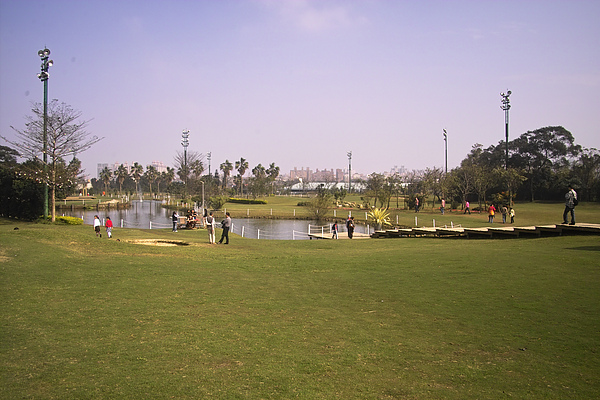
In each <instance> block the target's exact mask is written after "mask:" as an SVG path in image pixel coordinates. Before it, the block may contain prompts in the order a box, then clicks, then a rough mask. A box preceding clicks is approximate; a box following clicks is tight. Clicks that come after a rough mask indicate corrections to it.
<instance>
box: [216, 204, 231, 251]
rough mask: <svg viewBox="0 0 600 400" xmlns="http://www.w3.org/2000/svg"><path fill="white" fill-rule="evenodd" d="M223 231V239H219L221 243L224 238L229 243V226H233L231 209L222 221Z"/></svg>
mask: <svg viewBox="0 0 600 400" xmlns="http://www.w3.org/2000/svg"><path fill="white" fill-rule="evenodd" d="M222 227H223V232H222V233H221V240H219V244H223V240H225V244H229V228H231V216H230V215H229V211H227V212H226V213H225V219H224V220H223V222H222Z"/></svg>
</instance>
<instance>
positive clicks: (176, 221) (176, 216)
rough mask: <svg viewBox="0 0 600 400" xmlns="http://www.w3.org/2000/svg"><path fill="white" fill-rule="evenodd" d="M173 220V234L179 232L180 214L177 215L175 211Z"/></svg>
mask: <svg viewBox="0 0 600 400" xmlns="http://www.w3.org/2000/svg"><path fill="white" fill-rule="evenodd" d="M171 219H172V220H173V232H177V224H178V223H179V214H177V211H173V216H172V217H171Z"/></svg>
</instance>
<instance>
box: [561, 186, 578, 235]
mask: <svg viewBox="0 0 600 400" xmlns="http://www.w3.org/2000/svg"><path fill="white" fill-rule="evenodd" d="M578 203H579V201H578V200H577V192H576V191H575V189H573V186H572V185H569V191H568V192H567V193H566V194H565V211H564V212H563V224H565V225H566V224H567V219H568V215H569V213H571V224H570V225H575V206H576V205H577V204H578Z"/></svg>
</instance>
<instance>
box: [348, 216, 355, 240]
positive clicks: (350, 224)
mask: <svg viewBox="0 0 600 400" xmlns="http://www.w3.org/2000/svg"><path fill="white" fill-rule="evenodd" d="M346 227H347V228H348V237H349V238H350V239H352V236H354V217H350V218H348V222H346Z"/></svg>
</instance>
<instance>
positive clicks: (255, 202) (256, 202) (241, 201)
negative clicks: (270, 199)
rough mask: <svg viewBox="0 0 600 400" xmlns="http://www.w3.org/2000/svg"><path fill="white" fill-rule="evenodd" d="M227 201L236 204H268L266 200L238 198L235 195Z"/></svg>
mask: <svg viewBox="0 0 600 400" xmlns="http://www.w3.org/2000/svg"><path fill="white" fill-rule="evenodd" d="M227 202H228V203H236V204H267V201H266V200H252V199H236V198H233V197H231V198H229V199H228V200H227Z"/></svg>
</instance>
